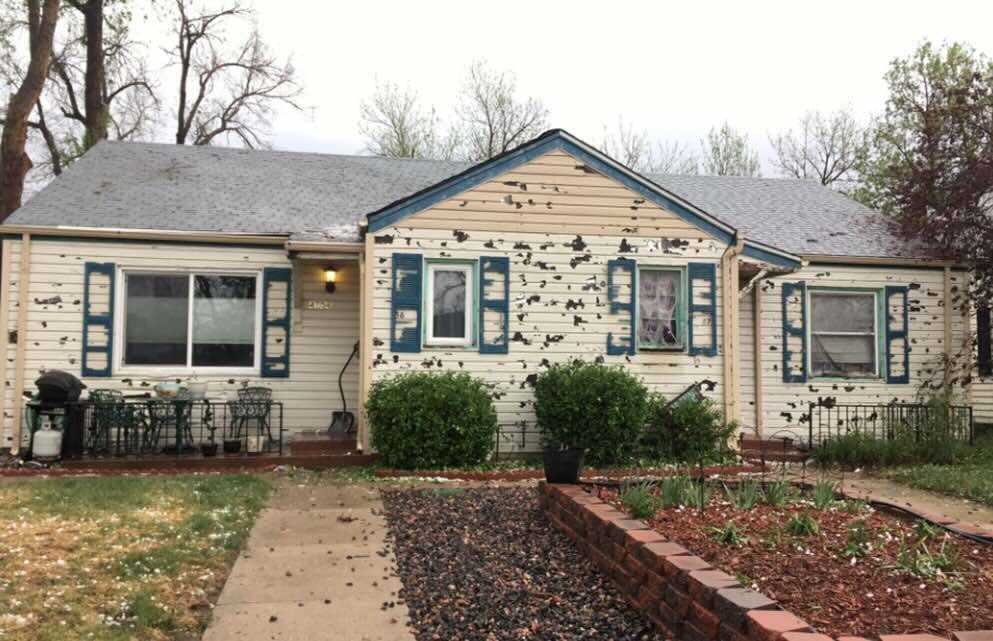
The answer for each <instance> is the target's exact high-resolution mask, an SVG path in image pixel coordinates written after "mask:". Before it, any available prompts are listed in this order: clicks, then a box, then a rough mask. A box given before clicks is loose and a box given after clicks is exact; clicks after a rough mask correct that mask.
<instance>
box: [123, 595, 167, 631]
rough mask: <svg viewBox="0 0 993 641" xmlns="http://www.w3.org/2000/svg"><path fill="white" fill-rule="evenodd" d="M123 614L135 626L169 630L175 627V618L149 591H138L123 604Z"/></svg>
mask: <svg viewBox="0 0 993 641" xmlns="http://www.w3.org/2000/svg"><path fill="white" fill-rule="evenodd" d="M123 610H124V612H123V614H124V615H125V617H126V618H127V619H129V620H130V621H131V622H132V623H133V624H134V626H135V627H136V628H138V629H142V628H146V629H153V630H161V631H163V632H170V631H172V630H174V629H175V628H176V619H175V618H174V617H173V616H172V615H171V614H169V613H168V612H166V611H165V610H164V609H163V608H162V606H160V605H159V604H158V602H157V601H156V600H155V599H154V598H153V596H152V594H151V593H149V592H139V593H137V594H135V595H134V596H132V597H131V598H130V599H128V600H127V602H125V604H124V608H123Z"/></svg>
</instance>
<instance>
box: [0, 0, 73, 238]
mask: <svg viewBox="0 0 993 641" xmlns="http://www.w3.org/2000/svg"><path fill="white" fill-rule="evenodd" d="M25 4H26V7H27V25H28V43H29V51H30V59H29V62H28V65H27V68H26V69H25V71H24V74H23V76H22V77H21V79H20V81H19V82H18V83H17V89H16V90H15V92H14V93H13V95H12V96H11V97H10V99H9V101H8V103H7V108H6V112H5V114H4V118H3V134H2V136H0V221H3V219H5V218H6V217H7V216H9V215H10V214H11V213H12V212H13V211H14V210H15V209H17V208H18V207H20V206H21V196H22V195H23V193H24V178H25V176H26V175H27V173H28V170H29V169H30V168H31V159H30V158H29V157H28V155H27V153H26V151H25V149H26V146H27V139H28V126H29V124H28V123H29V118H30V115H31V111H32V110H33V109H34V106H35V103H37V101H38V98H39V96H41V91H42V89H43V88H44V86H45V76H46V75H47V74H48V66H49V64H50V63H51V58H52V42H53V40H54V39H55V27H56V25H57V24H58V19H59V0H27V1H26V3H25Z"/></svg>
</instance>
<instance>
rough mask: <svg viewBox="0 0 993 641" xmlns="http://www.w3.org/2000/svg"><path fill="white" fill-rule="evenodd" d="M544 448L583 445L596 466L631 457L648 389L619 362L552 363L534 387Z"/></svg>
mask: <svg viewBox="0 0 993 641" xmlns="http://www.w3.org/2000/svg"><path fill="white" fill-rule="evenodd" d="M534 396H535V414H536V416H537V419H538V427H539V429H541V433H542V438H543V440H544V443H545V446H546V447H578V448H583V449H585V450H586V462H587V463H589V464H590V465H593V466H594V467H604V466H609V465H623V464H625V463H628V462H630V461H631V460H633V459H634V456H635V454H636V450H637V445H638V441H639V439H640V437H641V435H642V431H643V427H644V425H645V418H646V416H647V412H648V389H647V388H646V387H645V386H644V385H643V384H642V383H641V381H639V380H638V378H636V377H635V376H634V375H633V374H631V373H630V372H629V371H627V370H625V369H624V368H622V367H609V366H607V365H604V364H602V363H586V362H583V361H581V360H573V361H570V362H568V363H557V364H555V365H552V366H551V367H549V368H548V369H546V370H545V371H544V372H542V373H541V374H540V375H539V376H538V380H537V381H536V382H535V386H534Z"/></svg>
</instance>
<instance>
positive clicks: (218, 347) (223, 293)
mask: <svg viewBox="0 0 993 641" xmlns="http://www.w3.org/2000/svg"><path fill="white" fill-rule="evenodd" d="M254 364H255V277H254V276H195V277H194V278H193V366H194V367H251V366H252V365H254Z"/></svg>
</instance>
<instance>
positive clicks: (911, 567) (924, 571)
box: [895, 536, 958, 579]
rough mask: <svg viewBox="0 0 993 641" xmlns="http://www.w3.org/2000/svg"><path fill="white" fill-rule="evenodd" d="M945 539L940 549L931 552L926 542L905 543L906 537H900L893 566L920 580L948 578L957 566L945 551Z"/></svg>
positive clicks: (954, 559)
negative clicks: (898, 548)
mask: <svg viewBox="0 0 993 641" xmlns="http://www.w3.org/2000/svg"><path fill="white" fill-rule="evenodd" d="M947 543H948V541H947V539H946V540H944V541H942V542H941V547H940V548H938V549H937V550H932V549H931V548H929V547H928V545H927V541H924V540H918V541H916V542H914V543H912V544H908V543H907V537H906V536H901V537H900V550H899V551H898V552H897V555H896V562H895V565H896V567H897V568H898V569H900V570H903V571H905V572H908V573H910V574H912V575H914V576H916V577H919V578H922V579H939V578H948V577H949V575H951V574H953V573H954V572H955V570H956V566H957V565H958V560H957V559H956V558H955V556H954V555H953V554H951V553H950V552H949V551H948V550H947V549H946V544H947Z"/></svg>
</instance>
